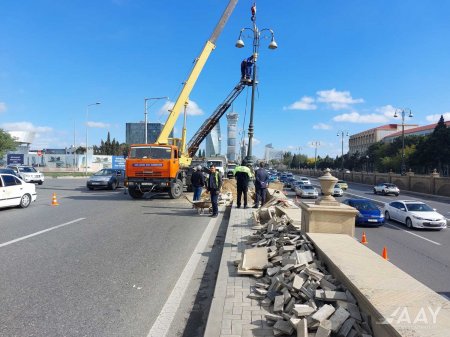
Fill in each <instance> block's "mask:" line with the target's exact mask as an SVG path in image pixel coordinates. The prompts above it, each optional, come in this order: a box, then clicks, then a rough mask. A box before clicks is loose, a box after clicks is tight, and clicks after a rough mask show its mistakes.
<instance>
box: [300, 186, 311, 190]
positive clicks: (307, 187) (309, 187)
mask: <svg viewBox="0 0 450 337" xmlns="http://www.w3.org/2000/svg"><path fill="white" fill-rule="evenodd" d="M302 188H303V189H304V190H313V189H314V187H312V186H311V185H303V186H302Z"/></svg>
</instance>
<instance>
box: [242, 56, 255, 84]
mask: <svg viewBox="0 0 450 337" xmlns="http://www.w3.org/2000/svg"><path fill="white" fill-rule="evenodd" d="M253 63H254V61H253V55H252V56H250V57H248V58H246V59H244V60H242V62H241V80H242V81H244V82H248V81H251V80H252V67H253Z"/></svg>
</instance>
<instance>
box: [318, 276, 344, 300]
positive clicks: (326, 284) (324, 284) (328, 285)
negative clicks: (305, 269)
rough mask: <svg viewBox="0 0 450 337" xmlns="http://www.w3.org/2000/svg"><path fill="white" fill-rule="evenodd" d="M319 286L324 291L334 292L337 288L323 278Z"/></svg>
mask: <svg viewBox="0 0 450 337" xmlns="http://www.w3.org/2000/svg"><path fill="white" fill-rule="evenodd" d="M320 286H321V287H322V289H324V290H336V289H337V287H336V286H335V285H334V284H333V283H331V282H329V281H327V280H326V279H325V278H322V279H321V280H320ZM347 297H348V296H347Z"/></svg>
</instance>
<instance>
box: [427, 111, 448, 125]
mask: <svg viewBox="0 0 450 337" xmlns="http://www.w3.org/2000/svg"><path fill="white" fill-rule="evenodd" d="M441 115H442V116H444V121H446V122H447V121H450V112H444V113H443V114H435V115H428V116H426V117H425V119H426V120H427V121H428V122H430V123H437V122H439V119H440V118H441Z"/></svg>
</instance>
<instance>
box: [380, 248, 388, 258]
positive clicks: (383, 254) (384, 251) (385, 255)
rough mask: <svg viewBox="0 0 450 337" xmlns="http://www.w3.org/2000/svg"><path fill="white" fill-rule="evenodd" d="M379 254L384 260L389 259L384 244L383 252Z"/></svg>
mask: <svg viewBox="0 0 450 337" xmlns="http://www.w3.org/2000/svg"><path fill="white" fill-rule="evenodd" d="M381 256H382V257H383V259H385V260H386V261H387V260H389V258H388V253H387V248H386V246H384V248H383V253H382V254H381Z"/></svg>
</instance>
